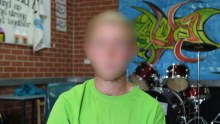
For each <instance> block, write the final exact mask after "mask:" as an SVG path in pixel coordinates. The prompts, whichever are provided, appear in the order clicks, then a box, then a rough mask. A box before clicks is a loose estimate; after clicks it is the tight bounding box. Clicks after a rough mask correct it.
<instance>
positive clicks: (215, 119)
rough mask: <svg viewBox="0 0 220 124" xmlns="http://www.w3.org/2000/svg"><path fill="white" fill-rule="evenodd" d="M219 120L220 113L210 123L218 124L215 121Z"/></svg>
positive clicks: (218, 122) (218, 123)
mask: <svg viewBox="0 0 220 124" xmlns="http://www.w3.org/2000/svg"><path fill="white" fill-rule="evenodd" d="M218 118H220V113H218V115H217V116H216V117H215V118H214V120H213V121H212V122H211V124H215V123H216V124H220V121H217V119H218Z"/></svg>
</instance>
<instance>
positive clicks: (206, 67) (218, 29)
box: [119, 0, 220, 80]
mask: <svg viewBox="0 0 220 124" xmlns="http://www.w3.org/2000/svg"><path fill="white" fill-rule="evenodd" d="M147 1H148V2H151V3H153V4H154V5H156V6H157V7H159V8H160V9H161V10H162V11H163V12H164V14H165V15H166V16H167V14H168V11H169V10H170V8H171V7H172V6H174V5H176V4H178V3H180V2H183V1H185V0H175V1H165V0H147ZM131 6H137V7H142V8H145V9H147V10H148V11H149V12H151V13H152V14H154V13H153V11H152V9H151V8H150V7H149V6H148V5H146V4H144V3H143V1H142V0H119V11H120V12H122V13H123V14H124V15H126V16H127V17H128V18H129V19H131V20H133V19H134V18H136V17H137V16H138V15H140V14H141V13H140V12H139V11H137V10H135V9H133V8H131ZM200 8H215V9H220V2H219V0H209V1H202V2H200V3H193V2H192V3H188V4H185V5H183V6H182V7H180V8H179V9H178V11H177V13H176V15H175V17H176V18H180V17H184V16H186V15H188V14H191V13H193V12H194V11H195V10H197V9H200ZM219 20H220V14H216V15H214V16H212V17H211V18H209V19H208V20H207V21H206V23H205V25H204V30H205V33H206V35H207V36H208V38H209V39H211V40H212V41H214V42H216V43H220V35H219V34H220V23H219ZM182 52H183V54H184V55H186V56H188V57H193V58H196V57H197V53H196V52H189V51H185V50H182ZM200 56H206V57H207V58H206V59H205V60H204V61H202V62H201V63H200V78H201V80H220V75H219V74H213V73H211V72H220V49H216V50H214V51H209V52H201V54H200ZM134 61H137V62H141V61H144V60H143V59H142V58H140V57H135V58H134ZM173 63H176V64H177V63H182V64H186V65H187V66H188V67H189V69H190V79H191V80H197V63H187V62H181V61H179V60H178V59H177V58H176V57H175V56H174V53H173V51H172V50H165V52H164V53H163V55H162V56H161V57H160V59H159V61H158V63H157V64H156V65H155V68H156V69H157V70H158V72H159V73H160V75H161V76H165V75H166V69H167V68H168V67H169V66H170V65H172V64H173ZM136 67H137V64H136V63H134V62H131V63H130V64H129V67H128V75H130V74H131V73H133V71H134V70H135V69H136Z"/></svg>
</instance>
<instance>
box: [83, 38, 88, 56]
mask: <svg viewBox="0 0 220 124" xmlns="http://www.w3.org/2000/svg"><path fill="white" fill-rule="evenodd" d="M83 50H84V52H85V54H86V57H87V59H89V43H88V42H87V41H86V42H84V45H83Z"/></svg>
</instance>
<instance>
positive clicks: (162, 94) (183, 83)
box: [128, 44, 215, 124]
mask: <svg viewBox="0 0 220 124" xmlns="http://www.w3.org/2000/svg"><path fill="white" fill-rule="evenodd" d="M182 48H183V49H185V50H188V51H196V52H197V57H198V80H197V84H196V85H190V84H189V80H188V79H189V76H190V70H189V68H188V67H187V66H186V65H185V64H179V63H176V64H172V65H170V66H169V67H168V68H167V70H166V73H167V75H166V76H163V77H160V75H159V73H158V71H157V70H156V69H155V68H154V66H153V65H151V64H147V63H145V62H141V63H139V65H138V66H137V68H136V70H135V71H134V73H133V74H131V75H130V76H129V78H128V79H129V80H130V81H131V82H133V83H134V84H136V85H137V86H138V87H139V88H140V89H141V90H143V91H145V92H146V93H148V94H149V95H151V96H152V97H154V98H155V99H157V100H158V101H159V102H160V103H161V105H162V108H163V110H164V112H165V115H166V123H167V124H208V123H207V122H206V120H205V119H204V118H203V117H202V116H201V115H200V105H201V103H202V102H203V101H205V100H207V99H209V98H210V97H211V95H210V91H209V88H208V87H206V86H203V85H201V84H200V77H199V72H200V69H199V68H200V67H199V66H200V52H203V51H211V50H213V49H215V47H214V46H212V45H207V44H185V45H183V47H182ZM190 106H193V107H192V108H193V110H192V109H191V108H190Z"/></svg>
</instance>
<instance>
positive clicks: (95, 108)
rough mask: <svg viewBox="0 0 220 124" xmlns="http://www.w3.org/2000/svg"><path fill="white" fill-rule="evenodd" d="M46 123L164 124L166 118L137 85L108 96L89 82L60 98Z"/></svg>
mask: <svg viewBox="0 0 220 124" xmlns="http://www.w3.org/2000/svg"><path fill="white" fill-rule="evenodd" d="M47 124H165V116H164V112H163V110H162V107H161V105H160V103H159V102H158V101H157V100H155V99H154V98H152V97H151V96H149V95H148V94H146V93H145V92H143V91H141V90H140V89H138V87H137V86H134V88H133V89H132V90H131V91H130V92H129V93H127V94H124V95H119V96H108V95H104V94H102V93H101V92H99V91H98V90H97V89H96V87H95V85H94V79H90V80H87V81H85V82H84V83H83V84H80V85H77V86H75V87H73V88H72V89H70V90H69V91H66V92H64V93H63V94H61V95H60V96H59V98H58V100H57V101H56V103H55V105H54V107H53V109H52V111H51V113H50V116H49V119H48V121H47Z"/></svg>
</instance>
